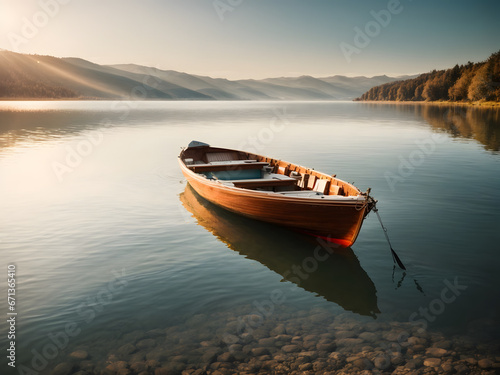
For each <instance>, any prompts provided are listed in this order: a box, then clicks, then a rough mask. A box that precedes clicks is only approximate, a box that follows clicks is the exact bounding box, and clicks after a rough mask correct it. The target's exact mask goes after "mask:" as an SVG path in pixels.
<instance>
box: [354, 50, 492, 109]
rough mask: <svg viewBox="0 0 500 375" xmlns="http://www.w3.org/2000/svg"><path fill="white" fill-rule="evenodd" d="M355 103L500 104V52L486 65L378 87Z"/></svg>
mask: <svg viewBox="0 0 500 375" xmlns="http://www.w3.org/2000/svg"><path fill="white" fill-rule="evenodd" d="M355 100H392V101H454V102H461V101H482V100H487V101H500V51H498V52H496V53H494V54H493V55H491V56H490V57H489V58H488V60H486V61H484V62H480V63H475V64H474V63H471V62H469V63H468V64H466V65H455V66H454V67H453V68H451V69H447V70H433V71H432V72H430V73H424V74H421V75H420V76H418V77H417V78H413V79H407V80H404V81H396V82H389V83H386V84H383V85H380V86H375V87H373V88H371V89H370V90H368V91H367V92H366V93H364V94H363V95H361V97H359V98H357V99H355Z"/></svg>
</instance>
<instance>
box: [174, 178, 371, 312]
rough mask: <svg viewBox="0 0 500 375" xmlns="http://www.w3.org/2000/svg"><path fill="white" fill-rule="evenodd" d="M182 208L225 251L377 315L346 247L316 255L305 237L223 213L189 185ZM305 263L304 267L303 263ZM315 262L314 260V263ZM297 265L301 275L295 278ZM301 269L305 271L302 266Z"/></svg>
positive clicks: (332, 299)
mask: <svg viewBox="0 0 500 375" xmlns="http://www.w3.org/2000/svg"><path fill="white" fill-rule="evenodd" d="M180 200H181V202H182V204H183V206H184V207H185V208H186V209H187V210H188V211H189V212H191V213H192V214H193V217H194V218H195V219H196V220H197V221H198V224H199V225H201V226H203V227H204V228H205V229H207V230H208V231H209V232H211V233H212V234H213V235H215V236H216V237H217V238H218V239H219V240H220V241H222V242H224V243H225V244H226V245H227V246H228V247H229V248H230V249H232V250H235V251H237V252H239V253H240V254H241V255H244V256H245V257H246V258H250V259H253V260H256V261H258V262H259V263H261V264H263V265H264V266H266V267H267V268H269V269H270V270H272V271H274V272H276V273H278V274H280V275H282V276H283V278H284V280H287V281H291V282H293V283H295V284H297V285H298V286H299V287H301V288H303V289H305V290H307V291H309V292H312V293H315V294H317V295H319V296H321V297H323V298H325V299H326V300H328V301H330V302H334V303H336V304H338V305H340V306H341V307H342V308H344V309H345V310H348V311H352V312H355V313H358V314H361V315H367V316H372V317H374V318H375V317H376V315H375V314H376V313H379V312H380V311H379V309H378V307H377V290H376V289H375V285H374V284H373V282H372V280H371V279H370V277H369V276H368V275H367V273H366V272H365V271H364V270H363V268H361V265H360V264H359V261H358V259H357V258H356V256H355V255H354V253H353V251H352V250H351V249H350V248H343V249H331V251H332V252H331V253H330V255H329V256H327V255H328V253H327V252H326V250H324V249H323V248H321V250H320V251H317V253H318V254H320V256H318V257H317V259H318V260H317V261H316V260H315V258H314V257H313V255H314V250H315V249H316V248H317V247H318V246H319V243H318V242H316V241H315V240H314V239H312V238H311V237H309V236H306V235H301V234H299V233H296V232H293V231H291V230H289V229H286V228H282V227H280V226H276V225H272V224H267V223H263V222H259V221H256V220H252V219H249V218H246V217H243V216H240V215H236V214H234V213H232V212H229V211H226V210H224V209H222V208H220V207H218V206H216V205H214V204H212V203H210V202H208V201H207V200H205V199H203V198H202V197H201V196H200V195H198V194H197V193H196V192H195V191H194V190H193V188H191V186H190V185H189V184H187V185H186V188H185V190H184V192H183V193H181V194H180ZM306 259H308V261H311V262H309V266H308V264H307V262H308V261H306V264H305V263H304V261H305V260H306ZM313 259H314V261H313ZM298 266H300V267H301V268H303V269H304V270H305V271H308V270H309V271H311V272H302V275H304V273H306V274H307V275H306V277H304V276H302V277H299V276H297V274H298V272H296V273H294V271H293V270H294V269H297V267H298ZM304 266H305V267H304Z"/></svg>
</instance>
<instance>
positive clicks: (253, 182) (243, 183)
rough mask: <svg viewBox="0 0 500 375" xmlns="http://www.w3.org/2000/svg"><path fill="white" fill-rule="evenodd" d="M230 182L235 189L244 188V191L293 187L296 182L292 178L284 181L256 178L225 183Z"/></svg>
mask: <svg viewBox="0 0 500 375" xmlns="http://www.w3.org/2000/svg"><path fill="white" fill-rule="evenodd" d="M226 182H231V183H232V184H233V185H234V186H235V187H238V188H246V189H256V188H263V187H278V186H293V185H296V184H297V180H296V179H294V178H286V179H275V178H257V179H250V180H232V181H226Z"/></svg>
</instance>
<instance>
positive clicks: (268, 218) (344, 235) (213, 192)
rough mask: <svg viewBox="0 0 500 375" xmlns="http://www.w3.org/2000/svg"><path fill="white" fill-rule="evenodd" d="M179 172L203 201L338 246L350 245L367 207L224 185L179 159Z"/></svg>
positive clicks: (353, 240) (363, 202)
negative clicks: (200, 173)
mask: <svg viewBox="0 0 500 375" xmlns="http://www.w3.org/2000/svg"><path fill="white" fill-rule="evenodd" d="M179 162H180V166H181V170H182V173H183V174H184V176H185V177H186V179H187V181H188V182H189V184H190V185H191V186H192V187H193V189H194V190H195V191H196V192H197V193H198V194H199V195H201V196H202V197H203V198H205V199H206V200H208V201H210V202H212V203H214V204H216V205H218V206H220V207H223V208H225V209H227V210H229V211H232V212H235V213H238V214H240V215H244V216H246V217H250V218H253V219H256V220H261V221H264V222H268V223H273V224H278V225H282V226H286V227H289V228H293V229H295V230H298V231H301V232H303V233H307V234H310V235H313V236H316V237H320V238H322V239H323V240H326V241H329V242H332V243H335V244H337V245H339V246H340V247H348V246H351V245H352V244H353V243H354V242H355V241H356V238H357V236H358V234H359V231H360V229H361V226H362V223H363V219H364V217H365V216H366V215H367V213H368V211H369V208H368V206H369V205H368V204H367V200H362V201H354V200H346V201H342V200H338V201H337V200H318V199H305V198H294V197H287V196H284V195H281V194H269V193H266V192H260V191H251V190H248V189H240V188H234V187H227V186H224V185H222V184H219V183H217V182H213V181H210V180H207V179H206V178H204V177H202V176H200V175H199V174H197V173H194V172H193V171H191V170H190V169H188V168H187V167H186V166H185V165H184V163H183V162H182V160H181V159H179Z"/></svg>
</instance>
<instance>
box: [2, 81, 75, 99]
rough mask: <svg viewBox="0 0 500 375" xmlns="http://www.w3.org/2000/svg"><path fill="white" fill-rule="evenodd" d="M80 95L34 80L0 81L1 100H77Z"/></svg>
mask: <svg viewBox="0 0 500 375" xmlns="http://www.w3.org/2000/svg"><path fill="white" fill-rule="evenodd" d="M78 96H79V95H78V94H77V93H76V92H74V91H73V90H69V89H67V88H64V87H60V86H59V87H54V86H50V85H47V84H45V83H43V82H37V81H32V80H15V79H6V80H0V98H32V99H39V98H54V99H63V98H77V97H78Z"/></svg>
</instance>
